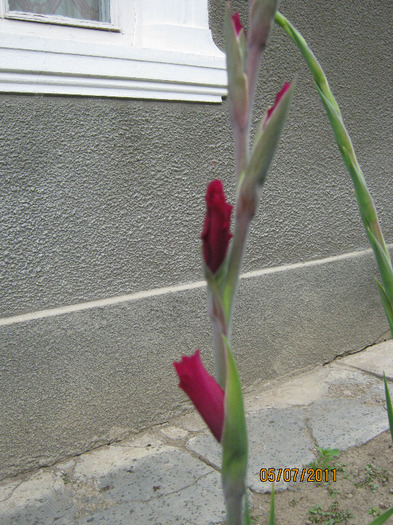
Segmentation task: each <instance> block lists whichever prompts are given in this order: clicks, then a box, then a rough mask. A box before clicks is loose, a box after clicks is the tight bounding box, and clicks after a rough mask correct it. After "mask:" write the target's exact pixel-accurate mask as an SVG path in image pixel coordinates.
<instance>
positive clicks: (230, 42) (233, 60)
mask: <svg viewBox="0 0 393 525" xmlns="http://www.w3.org/2000/svg"><path fill="white" fill-rule="evenodd" d="M278 3H279V0H250V2H249V21H248V22H249V24H248V26H249V29H248V31H247V33H246V31H245V30H244V28H243V26H242V23H241V20H240V17H239V14H238V13H235V14H232V13H231V9H230V4H229V2H228V3H227V7H226V14H225V47H226V56H227V72H228V102H229V114H230V121H231V125H232V129H233V136H234V143H235V166H236V180H237V192H236V204H235V216H234V218H233V224H232V233H231V218H232V217H231V216H232V209H233V207H232V205H231V204H229V203H228V201H227V198H226V196H225V192H224V187H223V184H222V182H221V181H220V180H213V181H212V182H210V184H209V185H208V187H207V191H206V215H205V220H204V224H203V228H202V233H201V239H202V259H203V262H202V264H203V268H204V273H205V278H206V281H207V291H208V309H209V315H210V319H211V322H212V328H213V342H214V345H213V346H214V357H215V377H213V376H211V375H210V374H209V373H208V372H207V371H206V369H205V368H204V366H203V364H202V361H201V357H200V351H199V350H197V351H196V353H195V354H194V355H192V356H190V357H187V356H183V357H182V359H181V361H179V362H175V363H174V367H175V369H176V372H177V374H178V376H179V379H180V383H179V387H180V388H182V389H183V390H184V392H185V393H186V394H187V395H188V397H189V398H190V399H191V401H192V402H193V404H194V405H195V407H196V409H197V410H198V412H199V413H200V415H201V416H202V418H203V419H204V421H205V422H206V424H207V426H208V427H209V429H210V430H211V432H212V434H213V436H214V437H215V438H216V440H217V441H218V442H219V443H220V444H221V446H222V470H221V474H222V484H223V490H224V498H225V505H226V524H227V525H243V524H249V523H250V517H249V512H248V501H247V489H246V486H247V485H246V477H247V454H248V448H247V447H248V444H247V431H246V419H245V413H244V405H243V397H242V390H241V385H240V380H239V374H238V371H237V367H236V364H235V360H234V358H233V354H232V350H231V324H232V311H233V305H234V301H235V296H236V288H237V283H238V280H239V275H240V269H241V263H242V258H243V253H244V248H245V243H246V240H247V234H248V230H249V226H250V222H251V220H252V218H253V217H254V215H255V213H256V210H257V207H258V203H259V197H260V189H261V187H262V185H263V183H264V182H265V180H266V176H267V173H268V170H269V167H270V165H271V161H272V159H273V156H274V153H275V150H276V148H277V145H278V142H279V139H280V136H281V132H282V129H283V126H284V122H285V119H286V116H287V113H288V110H289V106H290V103H291V99H292V95H293V89H294V86H293V83H292V84H290V83H288V82H287V83H285V84H284V86H283V87H282V89H281V90H279V91H278V93H277V95H276V97H275V101H274V103H273V104H272V106H271V107H270V108H267V110H266V112H265V114H264V115H263V116H261V119H260V125H259V128H258V130H257V132H256V134H255V138H254V141H253V144H252V146H251V145H250V123H251V118H252V111H253V104H254V95H255V90H256V85H257V79H258V73H259V66H260V62H261V57H262V54H263V50H264V48H265V46H266V44H267V41H268V38H269V33H270V29H271V25H272V23H273V22H274V20H275V21H276V22H277V23H278V24H279V25H280V26H281V27H283V28H284V29H285V31H286V32H287V33H288V34H289V36H290V37H291V38H292V39H293V40H294V41H295V43H296V44H297V45H298V47H299V48H300V49H301V51H302V53H303V54H304V56H305V58H306V60H307V63H308V64H309V66H310V68H311V70H312V72H313V74H314V79H315V82H316V86H317V89H318V91H319V93H320V95H321V98H322V101H323V103H324V105H325V108H326V110H327V112H328V115H329V118H330V121H331V123H332V126H333V129H334V132H335V136H336V140H337V143H338V145H339V147H340V151H341V153H342V155H343V157H344V160H345V162H346V164H347V166H348V169H349V172H350V174H351V177H352V180H353V181H354V184H355V189H356V192H357V197H358V203H359V207H360V210H361V215H362V219H363V222H364V224H365V227H366V230H367V234H368V237H369V239H370V242H371V244H372V247H373V249H374V252H375V254H376V257H377V260H378V263H379V266H380V270H381V275H382V284H379V283H378V286H379V289H380V292H381V298H382V302H383V304H384V306H385V309H386V312H387V315H388V319H389V323H390V326H391V329H392V333H393V307H392V305H393V271H392V267H391V263H390V257H389V254H388V251H387V249H386V245H385V242H384V240H383V236H382V233H381V231H380V228H379V224H378V220H377V217H376V212H375V207H374V205H373V202H372V199H371V197H370V195H369V194H368V191H367V188H366V185H365V182H364V178H363V175H362V173H361V171H360V168H359V166H358V164H357V162H356V157H355V155H354V152H353V148H352V144H351V142H350V139H349V136H348V134H347V133H346V130H345V127H344V125H343V123H342V119H341V114H340V111H339V109H338V106H337V103H336V102H335V100H334V98H333V96H332V95H331V93H330V90H329V87H328V84H327V81H326V78H325V77H324V75H323V72H322V70H321V69H320V66H319V64H318V62H317V61H316V59H315V57H314V55H313V54H312V53H311V51H310V50H309V49H308V48H307V45H306V44H305V42H304V40H303V39H302V37H301V36H300V35H299V34H298V33H297V32H296V30H294V28H292V26H291V25H290V24H289V22H288V21H287V20H286V19H285V18H284V17H283V16H282V15H280V14H279V13H277V9H278ZM386 388H387V387H386ZM387 395H388V393H387ZM390 406H391V404H390ZM392 421H393V416H392ZM392 436H393V433H392ZM388 512H390V511H388ZM392 512H393V511H392ZM386 515H387V513H386ZM390 515H391V514H389V516H390ZM380 518H381V517H380ZM386 519H388V518H386ZM269 523H270V524H273V523H274V498H273V497H272V503H271V515H270V521H269ZM378 523H383V521H380V522H378Z"/></svg>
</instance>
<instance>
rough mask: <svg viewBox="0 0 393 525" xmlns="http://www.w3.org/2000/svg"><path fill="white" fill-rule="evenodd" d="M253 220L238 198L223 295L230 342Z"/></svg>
mask: <svg viewBox="0 0 393 525" xmlns="http://www.w3.org/2000/svg"><path fill="white" fill-rule="evenodd" d="M251 219H252V214H250V213H247V212H246V210H245V209H244V208H243V206H242V203H241V202H240V198H238V202H237V205H236V223H235V232H234V235H233V241H232V247H231V250H230V254H229V262H228V272H227V277H226V281H225V284H224V289H223V293H222V305H223V308H224V313H225V321H226V327H227V337H228V340H229V341H230V338H231V328H232V311H233V305H234V300H235V294H236V289H237V284H238V281H239V275H240V270H241V265H242V260H243V253H244V247H245V244H246V240H247V234H248V229H249V226H250V221H251Z"/></svg>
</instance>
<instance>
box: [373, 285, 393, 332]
mask: <svg viewBox="0 0 393 525" xmlns="http://www.w3.org/2000/svg"><path fill="white" fill-rule="evenodd" d="M375 282H376V283H377V286H378V290H379V295H380V297H381V303H382V306H383V308H384V310H385V314H386V317H387V319H388V323H389V328H390V333H391V334H392V337H393V307H392V304H391V302H390V301H389V299H388V297H387V295H386V292H385V289H384V287H383V286H382V284H381V283H379V282H378V281H377V280H376V279H375Z"/></svg>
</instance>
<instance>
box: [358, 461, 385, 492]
mask: <svg viewBox="0 0 393 525" xmlns="http://www.w3.org/2000/svg"><path fill="white" fill-rule="evenodd" d="M364 471H365V476H364V479H362V481H359V483H355V487H356V488H359V487H366V488H368V489H369V490H371V492H374V493H375V492H377V490H378V487H379V484H378V483H377V482H378V481H379V483H381V484H382V485H383V486H385V484H386V483H387V482H388V481H389V475H388V472H387V470H386V469H384V468H378V467H376V466H375V465H373V464H372V463H370V464H369V465H366V466H365V467H364Z"/></svg>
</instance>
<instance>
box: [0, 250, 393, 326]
mask: <svg viewBox="0 0 393 525" xmlns="http://www.w3.org/2000/svg"><path fill="white" fill-rule="evenodd" d="M388 249H393V244H389V245H388ZM369 254H372V250H371V248H369V249H367V250H361V251H355V252H349V253H344V254H341V255H335V256H331V257H324V258H323V259H313V260H311V261H305V262H298V263H293V264H284V265H281V266H274V267H270V268H262V269H260V270H255V271H252V272H246V273H243V274H241V276H240V279H252V278H256V277H261V276H263V275H269V274H274V273H279V272H288V271H293V270H296V269H299V268H308V267H312V266H319V265H324V264H329V263H334V262H338V261H342V260H345V259H354V258H358V257H363V256H365V255H369ZM205 286H206V282H205V281H195V282H192V283H185V284H180V285H176V286H168V287H162V288H153V289H151V290H144V291H141V292H136V293H133V294H124V295H118V296H115V297H108V298H104V299H96V300H94V301H86V302H83V303H78V304H71V305H67V306H60V307H57V308H48V309H45V310H37V311H34V312H29V313H25V314H21V315H15V316H11V317H3V318H2V319H0V326H7V325H11V324H16V323H25V322H28V321H33V320H35V319H43V318H46V317H55V316H58V315H65V314H70V313H74V312H80V311H83V310H90V309H93V308H103V307H106V306H113V305H117V304H121V303H128V302H134V301H140V300H142V299H148V298H150V297H157V296H160V295H166V294H173V293H178V292H183V291H187V290H193V289H196V288H204V287H205Z"/></svg>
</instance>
